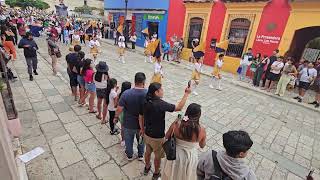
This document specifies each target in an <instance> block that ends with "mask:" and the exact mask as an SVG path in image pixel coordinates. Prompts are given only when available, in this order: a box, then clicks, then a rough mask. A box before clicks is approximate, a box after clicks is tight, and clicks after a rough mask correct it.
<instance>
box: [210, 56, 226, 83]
mask: <svg viewBox="0 0 320 180" xmlns="http://www.w3.org/2000/svg"><path fill="white" fill-rule="evenodd" d="M222 65H223V61H222V60H220V59H218V60H217V62H216V64H215V66H214V68H213V72H212V73H211V74H212V75H213V76H214V77H216V78H218V79H221V68H222Z"/></svg>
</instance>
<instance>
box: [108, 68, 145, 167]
mask: <svg viewBox="0 0 320 180" xmlns="http://www.w3.org/2000/svg"><path fill="white" fill-rule="evenodd" d="M145 81H146V75H145V74H144V73H142V72H138V73H136V75H135V78H134V83H135V86H134V88H132V89H129V90H126V91H125V92H124V93H123V94H122V95H121V98H120V101H119V105H118V108H117V111H116V114H115V118H114V120H115V121H118V119H119V116H120V114H121V112H122V111H124V119H123V127H124V139H125V145H126V150H125V153H126V155H127V158H128V160H133V142H134V138H135V137H136V139H137V141H139V136H140V135H142V134H143V133H144V126H143V122H142V120H140V119H139V112H140V109H141V107H142V106H143V102H144V100H145V96H146V94H147V90H146V89H145ZM143 154H144V144H143V143H138V158H139V160H141V161H142V160H143Z"/></svg>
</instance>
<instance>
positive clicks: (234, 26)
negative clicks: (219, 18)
mask: <svg viewBox="0 0 320 180" xmlns="http://www.w3.org/2000/svg"><path fill="white" fill-rule="evenodd" d="M250 24H251V22H250V21H249V20H248V19H246V18H237V19H234V20H232V21H231V23H230V30H229V35H228V39H229V45H228V49H227V52H226V55H227V56H231V57H239V58H240V57H241V56H242V53H243V50H244V48H245V44H246V41H247V37H248V32H249V29H250Z"/></svg>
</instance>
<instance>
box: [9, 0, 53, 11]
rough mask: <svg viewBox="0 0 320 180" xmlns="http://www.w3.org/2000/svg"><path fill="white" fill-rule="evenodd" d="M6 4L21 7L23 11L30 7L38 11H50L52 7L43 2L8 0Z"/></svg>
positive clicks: (35, 0) (39, 0)
mask: <svg viewBox="0 0 320 180" xmlns="http://www.w3.org/2000/svg"><path fill="white" fill-rule="evenodd" d="M6 4H7V5H9V6H10V7H21V8H22V9H25V8H26V7H28V6H31V7H35V8H38V9H48V8H49V7H50V6H49V4H48V3H46V2H43V1H42V0H6Z"/></svg>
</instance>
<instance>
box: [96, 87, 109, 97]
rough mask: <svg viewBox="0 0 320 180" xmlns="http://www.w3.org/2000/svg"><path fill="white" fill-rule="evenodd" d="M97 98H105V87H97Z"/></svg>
mask: <svg viewBox="0 0 320 180" xmlns="http://www.w3.org/2000/svg"><path fill="white" fill-rule="evenodd" d="M96 93H97V98H107V89H106V88H105V89H100V88H97V90H96Z"/></svg>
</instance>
